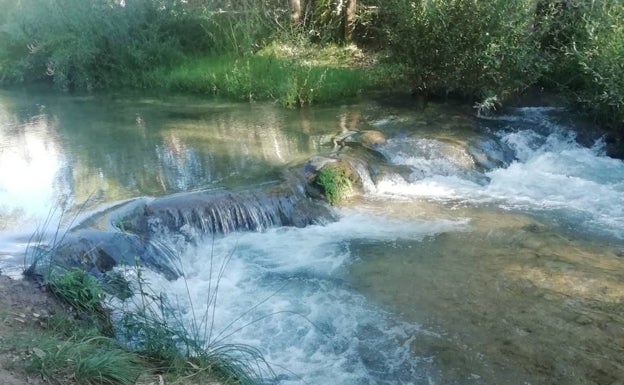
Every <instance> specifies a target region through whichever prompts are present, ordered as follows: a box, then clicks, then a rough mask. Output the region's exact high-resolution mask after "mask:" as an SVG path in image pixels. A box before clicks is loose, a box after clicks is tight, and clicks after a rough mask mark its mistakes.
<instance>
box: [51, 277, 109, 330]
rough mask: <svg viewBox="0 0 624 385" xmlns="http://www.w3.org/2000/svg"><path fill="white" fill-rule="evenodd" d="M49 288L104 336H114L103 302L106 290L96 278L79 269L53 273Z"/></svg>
mask: <svg viewBox="0 0 624 385" xmlns="http://www.w3.org/2000/svg"><path fill="white" fill-rule="evenodd" d="M48 287H49V288H50V291H52V293H54V294H55V295H56V296H57V297H58V298H59V299H60V300H61V301H63V302H65V303H67V304H69V305H70V306H72V307H73V308H74V309H76V310H77V311H78V315H79V316H80V317H83V318H86V319H89V320H90V321H91V322H92V323H93V324H95V325H97V327H98V328H99V330H100V331H101V332H102V333H103V334H105V335H109V336H112V335H113V328H112V323H111V319H110V317H109V313H108V311H107V310H106V309H105V307H104V305H103V302H102V301H103V300H104V289H103V287H102V285H101V284H100V282H99V281H98V280H97V279H96V278H94V277H93V276H91V275H89V274H87V273H85V272H84V271H83V270H78V269H77V270H73V271H70V272H65V273H62V274H59V273H57V272H52V273H51V274H50V276H49V277H48Z"/></svg>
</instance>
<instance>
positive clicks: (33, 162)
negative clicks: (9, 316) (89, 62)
mask: <svg viewBox="0 0 624 385" xmlns="http://www.w3.org/2000/svg"><path fill="white" fill-rule="evenodd" d="M568 117H569V113H568V112H567V111H564V110H561V109H556V108H544V107H532V108H516V109H510V110H508V111H506V112H505V113H504V114H501V115H498V116H495V117H491V118H476V117H474V115H473V114H472V113H471V111H470V110H466V109H464V108H461V107H455V106H448V105H428V106H426V107H425V108H424V109H418V108H415V107H414V106H410V105H407V106H406V105H404V106H400V105H393V104H391V103H390V104H386V103H379V102H373V101H367V102H362V103H360V104H356V105H348V106H340V107H326V108H318V109H310V110H300V111H285V110H282V109H280V108H278V107H275V106H272V105H269V104H258V105H232V104H226V103H217V102H205V101H201V100H198V99H189V98H177V97H169V98H158V97H124V96H114V97H109V98H101V97H90V98H75V97H68V96H65V97H61V98H56V97H54V96H46V95H35V96H34V97H33V96H32V95H23V94H20V93H10V92H2V93H0V150H1V152H0V215H2V220H1V222H0V231H1V233H0V267H1V268H2V269H3V271H5V272H13V273H14V274H17V273H18V272H19V270H20V268H21V266H22V263H23V261H22V260H23V252H24V249H25V245H26V244H27V242H28V239H29V234H30V233H32V231H33V230H34V229H35V228H36V226H37V224H40V223H43V222H44V221H45V220H46V217H48V212H50V208H51V207H55V206H62V207H63V208H64V210H65V211H66V212H67V213H68V214H65V216H64V218H65V219H63V218H60V219H59V218H56V217H55V218H52V219H49V222H50V223H55V221H60V223H61V225H60V226H61V228H62V229H67V228H70V227H72V226H74V227H75V226H76V224H79V226H78V227H80V226H83V227H90V228H94V226H96V225H95V224H94V223H96V222H97V221H96V220H95V219H98V220H99V222H101V223H100V224H98V225H97V226H98V227H97V228H98V229H104V230H106V227H107V226H109V227H110V226H112V227H115V228H116V229H117V230H119V224H118V223H117V222H116V221H114V220H112V219H111V218H112V217H109V216H107V215H106V213H108V212H114V211H115V210H116V207H123V206H124V205H132V204H133V203H132V202H143V201H145V202H156V203H157V204H156V206H157V205H158V204H161V203H159V202H164V203H166V202H170V201H171V200H176V199H178V200H179V199H180V198H179V197H180V196H182V197H183V196H184V195H173V198H171V196H172V195H171V194H178V193H184V194H186V193H187V192H191V194H194V193H193V191H196V192H197V193H198V194H204V193H203V191H208V192H210V191H223V189H228V191H232V190H237V191H241V193H240V195H237V198H236V199H237V200H236V202H238V199H242V198H243V197H245V196H246V195H245V194H249V193H248V192H246V191H252V190H254V189H257V188H259V187H262V186H266V185H268V184H269V185H270V184H272V183H275V182H276V181H278V180H279V179H280V178H282V177H281V175H283V172H284V170H287V169H291V168H293V167H297V165H300V164H302V163H303V162H304V161H305V160H306V159H307V158H309V157H311V156H313V155H317V154H321V155H328V154H331V153H332V151H334V149H333V148H332V145H331V138H332V136H333V135H335V134H337V133H340V132H346V131H349V130H360V129H375V130H379V131H381V132H383V133H384V134H385V136H386V138H387V139H388V140H387V143H386V144H384V145H381V146H379V147H377V148H376V151H378V152H379V153H381V154H383V156H384V157H385V161H386V163H387V165H386V166H387V167H384V170H385V171H384V172H383V173H380V174H376V175H374V177H371V175H362V179H363V180H366V181H367V184H366V186H365V189H364V193H363V194H362V195H361V196H359V197H356V198H354V199H352V200H350V201H348V202H346V203H345V204H344V205H343V206H341V207H334V208H332V210H333V211H334V216H335V217H336V218H335V220H334V221H329V222H326V221H319V222H315V221H307V222H306V223H305V224H307V226H305V227H292V226H278V224H286V223H287V222H285V221H283V220H282V219H280V221H278V220H272V221H265V222H261V224H262V225H261V226H260V225H259V226H249V225H246V226H247V227H246V228H239V227H236V225H235V224H233V223H222V224H219V225H218V226H215V225H213V226H212V227H210V229H214V228H220V229H228V231H227V232H226V231H222V232H213V231H212V230H211V231H210V232H207V233H206V234H202V235H199V236H193V237H191V238H192V241H189V237H188V236H187V234H180V235H184V236H183V237H182V238H183V242H180V241H179V239H177V242H172V241H171V240H172V238H171V236H172V235H176V234H170V233H169V234H160V233H153V234H151V235H150V236H152V237H156V238H158V237H159V236H162V238H161V239H160V241H161V242H163V243H165V242H171V243H170V245H169V246H170V248H171V249H174V250H175V252H176V254H177V258H178V261H177V263H178V266H177V268H178V269H179V270H180V271H181V272H183V273H184V277H183V278H178V279H174V280H167V279H166V278H165V277H164V276H163V275H162V274H159V272H158V271H156V270H157V269H155V270H154V271H151V270H148V271H146V274H147V279H148V281H149V282H150V284H151V287H152V289H153V290H156V291H159V292H160V291H162V292H164V293H167V296H168V298H169V299H170V300H172V302H173V303H175V304H176V305H177V306H178V309H177V311H178V312H179V316H180V318H181V319H183V320H185V322H187V323H188V324H189V325H190V324H192V323H193V321H192V320H193V318H196V317H197V316H198V315H201V314H205V313H206V312H209V313H212V312H213V311H214V323H213V324H212V326H211V327H210V328H209V329H210V330H205V332H204V337H205V339H206V343H207V344H219V343H230V344H236V343H243V344H248V345H251V346H253V347H256V348H258V349H260V351H261V352H262V353H263V354H264V355H265V358H266V359H267V361H268V362H269V363H270V364H271V366H272V368H273V370H274V371H275V373H276V377H275V378H272V379H271V378H267V379H266V382H267V383H273V384H283V385H286V384H336V385H347V384H349V385H350V384H362V385H363V384H428V385H429V384H525V383H530V384H551V383H566V384H579V385H581V384H611V383H617V381H618V379H621V378H624V366H623V365H622V362H624V350H623V349H622V346H624V318H623V314H624V305H623V301H624V199H623V197H624V163H623V162H622V161H621V160H615V159H611V158H609V157H607V156H606V155H605V153H604V148H603V144H602V142H601V139H600V137H595V138H591V140H589V142H588V141H587V140H586V138H585V139H584V140H583V145H581V144H579V141H578V140H577V133H576V130H575V128H574V126H573V125H571V124H569V123H568V121H569V119H568ZM371 169H373V168H371ZM371 169H369V170H366V169H364V168H363V169H361V170H359V172H361V173H363V174H364V173H367V172H370V170H371ZM392 170H396V172H393V171H392ZM144 197H150V198H144ZM176 197H177V198H176ZM136 198H139V199H138V200H137V199H136ZM202 199H204V198H202ZM228 199H230V198H228ZM217 201H218V200H217ZM265 201H266V202H267V203H263V202H265ZM126 202H130V203H126ZM164 203H163V204H164ZM269 203H270V202H269V200H264V199H260V200H258V201H257V202H256V201H254V202H253V205H257V204H269ZM141 204H142V203H141ZM236 204H237V205H238V203H236ZM241 207H247V206H245V205H242V206H241ZM254 207H256V206H254ZM269 209H270V208H269ZM254 210H255V209H254ZM59 211H60V210H59ZM59 211H56V212H53V213H54V214H55V215H56V216H57V217H58V213H59ZM269 211H270V210H269ZM189 212H191V213H192V215H193V216H194V217H196V216H197V215H201V214H197V213H200V211H197V210H191V211H189ZM254 212H255V211H254ZM270 212H272V211H270ZM188 217H189V218H190V216H188ZM218 217H219V218H226V217H227V215H221V214H220V215H218ZM94 218H95V219H94ZM196 219H197V220H198V222H197V223H199V224H200V225H201V226H199V227H201V228H203V227H206V226H204V225H203V223H204V222H203V221H202V220H201V218H196ZM194 220H195V219H194ZM215 220H216V219H214V218H213V219H211V221H213V222H214V221H215ZM107 221H108V222H107ZM211 223H212V222H211ZM244 223H248V221H244ZM259 223H260V222H259ZM170 228H173V227H171V226H170ZM176 229H177V227H176ZM180 229H181V227H180ZM232 229H234V230H238V231H231V230H232ZM243 230H253V231H243ZM176 231H178V230H176ZM179 231H181V230H179ZM50 232H51V233H54V231H53V230H52V231H50ZM121 270H122V271H123V269H121ZM220 271H222V274H220V273H219V272H220ZM169 278H171V277H169ZM217 287H218V295H217V297H216V298H217V301H216V304H214V303H213V302H210V301H209V300H208V299H209V298H213V297H212V295H214V293H215V290H217V289H216V288H217ZM209 302H210V306H211V307H210V308H208V309H206V305H207V303H209ZM112 303H113V304H115V303H116V304H117V306H121V304H120V303H119V302H118V300H112ZM212 306H214V307H212ZM204 326H206V325H204ZM206 328H207V327H206ZM207 329H208V328H207Z"/></svg>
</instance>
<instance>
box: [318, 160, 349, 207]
mask: <svg viewBox="0 0 624 385" xmlns="http://www.w3.org/2000/svg"><path fill="white" fill-rule="evenodd" d="M315 183H316V185H318V186H319V187H321V189H322V190H323V193H324V194H325V198H326V199H327V201H328V202H329V203H330V204H332V205H336V204H339V203H340V202H341V201H343V200H344V199H345V198H346V197H347V195H348V194H349V193H351V192H352V191H353V185H352V184H351V180H350V179H349V177H348V175H347V172H346V171H345V170H344V169H343V168H342V167H340V166H339V165H329V166H325V167H323V168H322V169H321V170H320V171H319V172H318V174H317V175H316V178H315Z"/></svg>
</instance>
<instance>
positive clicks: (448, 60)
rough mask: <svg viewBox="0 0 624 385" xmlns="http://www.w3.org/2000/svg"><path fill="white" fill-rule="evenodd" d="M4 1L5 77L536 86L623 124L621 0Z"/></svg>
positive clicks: (455, 89) (448, 91)
mask: <svg viewBox="0 0 624 385" xmlns="http://www.w3.org/2000/svg"><path fill="white" fill-rule="evenodd" d="M293 3H299V4H300V5H301V12H300V14H298V16H297V21H296V22H294V21H293V20H292V19H291V17H292V16H291V9H290V6H291V4H293ZM354 3H357V5H358V6H357V8H356V14H355V26H354V32H353V34H352V35H351V34H350V35H349V37H345V36H346V35H345V33H344V31H345V28H346V27H345V25H346V24H345V23H346V22H345V17H344V14H345V12H347V11H346V8H348V4H354ZM0 8H2V9H3V12H2V14H1V15H0V37H1V38H0V84H2V85H5V86H6V85H10V84H23V83H31V82H47V83H52V84H54V86H56V87H57V88H59V89H64V90H97V89H110V88H119V87H134V88H168V89H174V90H181V91H190V92H195V93H201V94H205V95H219V96H225V97H228V98H232V99H235V100H275V101H279V102H280V103H282V104H284V105H287V106H300V105H307V104H315V103H326V102H331V101H336V100H343V99H345V98H350V97H355V96H357V95H360V94H362V93H366V92H371V91H377V90H379V91H396V90H400V91H407V90H411V91H412V92H413V93H417V94H420V95H422V96H425V97H444V98H448V97H459V98H462V99H466V100H467V101H469V102H482V101H484V100H486V99H488V98H489V100H494V99H492V98H494V97H496V100H498V101H501V102H505V101H507V100H511V99H513V98H514V97H515V96H517V95H519V94H522V93H523V92H524V91H525V90H527V89H536V88H537V89H547V90H549V91H553V92H556V93H560V94H562V95H564V96H565V97H567V98H568V99H569V101H570V102H571V103H574V104H576V105H577V106H579V107H580V108H581V109H582V110H584V111H586V112H587V113H589V114H590V115H591V116H592V117H594V118H595V119H597V120H598V121H600V122H602V123H605V124H608V125H610V126H612V127H616V128H618V129H619V130H622V126H624V112H623V110H624V108H623V107H624V83H623V80H622V76H621V73H622V70H623V69H624V64H623V62H624V59H623V58H624V27H623V26H624V7H622V4H621V1H620V0H604V1H592V0H574V1H570V0H514V1H507V0H492V1H482V0H477V1H475V0H384V1H381V0H360V1H357V2H356V1H353V0H350V1H347V0H317V1H311V0H301V1H295V2H289V1H282V0H262V1H260V0H258V1H253V0H243V1H237V2H231V1H220V0H211V1H186V2H182V1H178V0H125V1H122V0H94V1H82V0H54V1H53V0H23V1H20V2H14V1H9V0H0ZM351 39H352V40H353V41H354V42H355V43H356V44H357V45H356V46H354V45H352V44H345V42H346V40H351ZM284 47H286V49H283V48H284ZM327 47H334V48H333V49H334V54H333V55H329V56H328V55H327ZM335 47H340V49H337V48H335ZM353 47H359V48H356V49H357V54H355V55H352V53H353ZM341 49H343V50H342V51H341ZM344 52H346V56H349V55H351V56H352V57H351V58H350V59H349V60H344V56H345V54H344ZM363 52H366V54H363ZM361 56H364V57H365V58H364V59H363V60H352V59H353V57H361ZM317 58H321V59H331V60H317ZM377 59H379V60H377ZM345 64H346V65H345Z"/></svg>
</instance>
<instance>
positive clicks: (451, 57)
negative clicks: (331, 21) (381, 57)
mask: <svg viewBox="0 0 624 385" xmlns="http://www.w3.org/2000/svg"><path fill="white" fill-rule="evenodd" d="M534 4H535V2H534V1H533V0H518V1H508V0H492V1H487V2H486V1H474V0H421V1H408V0H388V1H384V2H383V4H382V5H381V6H380V12H381V14H380V22H381V23H382V25H383V26H385V32H386V36H387V39H388V50H389V54H390V58H391V60H396V61H399V62H400V63H404V64H405V65H406V66H407V67H408V68H410V75H411V79H412V82H413V83H412V86H413V88H414V90H416V91H417V92H419V93H423V94H433V95H443V96H448V95H452V96H459V97H463V98H468V99H484V98H486V97H489V96H494V95H497V96H498V97H499V98H501V99H505V98H506V97H508V96H510V95H512V94H516V93H519V92H521V91H523V90H524V89H526V88H527V87H529V86H530V85H532V84H534V83H535V81H536V80H537V79H538V78H539V75H540V73H541V69H542V67H543V66H544V63H543V62H542V60H541V59H540V52H539V49H538V47H537V46H536V44H535V40H534V39H535V37H534V36H533V35H532V32H534V31H533V21H534V12H535V8H534V7H535V5H534Z"/></svg>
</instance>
